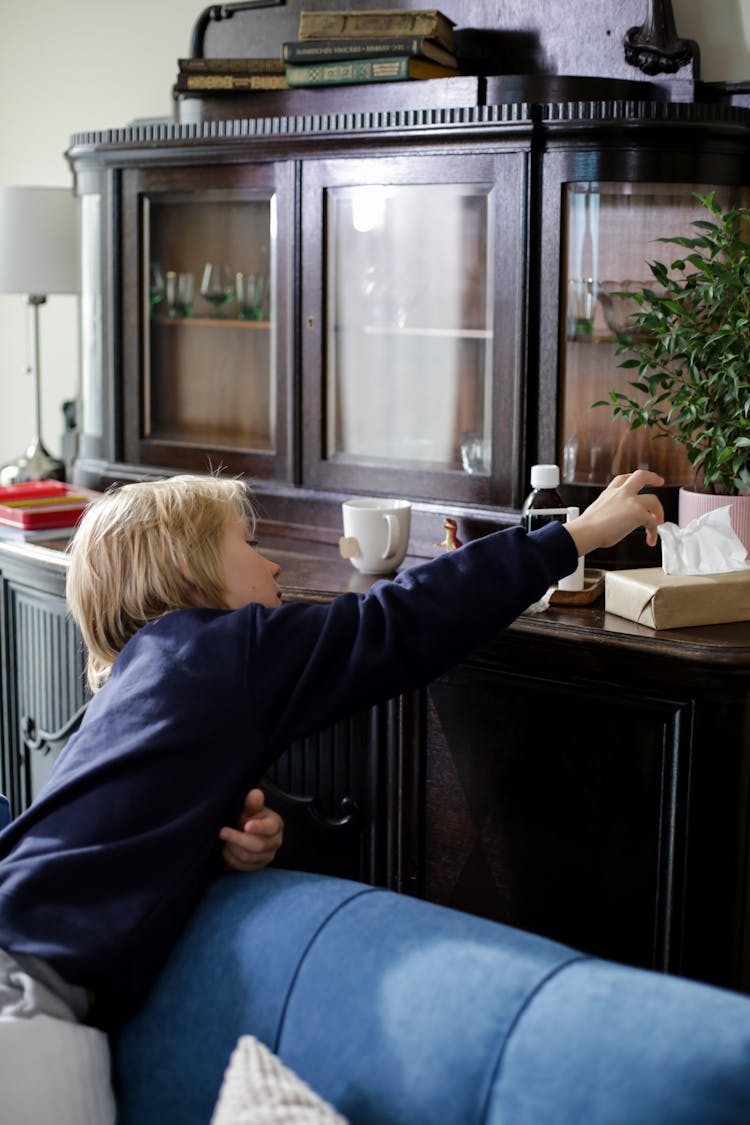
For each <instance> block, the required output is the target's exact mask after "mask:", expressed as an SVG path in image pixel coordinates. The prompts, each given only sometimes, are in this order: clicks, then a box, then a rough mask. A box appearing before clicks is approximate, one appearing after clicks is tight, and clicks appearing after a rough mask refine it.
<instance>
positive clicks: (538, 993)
mask: <svg viewBox="0 0 750 1125" xmlns="http://www.w3.org/2000/svg"><path fill="white" fill-rule="evenodd" d="M243 1034H251V1035H254V1036H255V1037H256V1038H258V1039H260V1040H261V1041H262V1042H263V1043H265V1044H266V1045H267V1046H269V1047H270V1048H271V1049H272V1050H273V1051H275V1052H276V1053H277V1054H278V1055H279V1056H280V1057H281V1059H282V1060H283V1062H284V1063H285V1064H286V1065H287V1066H288V1067H291V1069H292V1070H294V1071H296V1073H297V1074H298V1075H299V1076H300V1077H302V1078H303V1079H304V1080H305V1081H306V1082H307V1083H308V1084H309V1085H310V1086H312V1087H313V1089H315V1090H316V1091H317V1092H318V1093H319V1094H320V1095H322V1097H324V1098H325V1099H327V1100H328V1101H329V1102H331V1103H332V1104H333V1105H334V1106H335V1107H336V1108H337V1109H338V1110H339V1112H340V1113H342V1114H343V1115H344V1116H345V1117H347V1118H348V1119H349V1120H350V1121H351V1122H353V1123H355V1125H365V1123H371V1125H376V1123H377V1125H390V1123H393V1125H395V1123H396V1122H402V1123H407V1122H408V1123H409V1125H423V1123H424V1125H427V1123H432V1122H435V1123H437V1122H440V1125H470V1123H473V1122H488V1123H489V1122H492V1123H500V1122H503V1123H507V1125H543V1123H544V1125H604V1123H615V1122H618V1123H621V1125H626V1123H627V1125H649V1123H653V1125H669V1123H673V1122H674V1123H677V1122H680V1123H685V1122H696V1123H697V1122H700V1123H703V1125H719V1123H720V1122H725V1123H727V1125H730V1123H731V1125H740V1123H742V1122H750V998H747V997H744V996H741V995H739V994H736V993H732V992H728V991H722V990H719V989H715V988H711V987H708V986H706V985H701V984H697V983H694V982H690V981H687V980H683V979H678V978H676V977H670V976H665V975H662V974H657V973H651V972H646V971H643V970H638V969H633V968H627V967H624V966H620V965H616V964H613V963H610V962H606V961H603V960H599V959H596V958H592V957H587V956H585V955H583V954H581V953H579V952H576V951H575V950H573V949H570V948H567V947H565V946H563V945H559V944H557V943H555V942H551V941H548V940H546V939H544V938H540V937H536V936H533V935H530V934H527V933H523V932H521V931H519V930H514V929H511V928H509V927H506V926H502V925H499V924H497V923H494V922H488V921H485V920H483V919H480V918H476V917H473V916H470V915H467V914H462V913H459V912H458V911H453V910H449V909H446V908H444V907H440V906H435V905H432V904H430V903H426V902H422V901H419V900H416V899H412V898H409V897H407V896H403V895H398V894H395V893H394V892H391V891H385V890H379V889H376V888H372V887H369V886H365V885H363V884H359V883H353V882H350V881H347V880H343V879H336V878H331V877H328V876H317V875H312V874H300V873H295V872H288V871H282V870H274V869H269V870H266V871H264V872H262V873H260V874H257V875H246V876H243V875H226V876H223V877H222V878H220V879H219V880H218V881H217V882H216V883H215V884H214V885H213V886H212V887H211V888H210V889H209V891H208V892H207V894H206V895H205V897H204V898H203V900H202V901H201V903H200V904H199V906H198V908H197V910H196V912H195V914H194V916H193V918H192V920H191V922H190V924H189V925H188V927H187V929H186V931H185V933H184V935H183V937H182V938H181V940H180V942H179V944H178V945H177V947H176V948H175V950H174V951H173V955H172V956H171V959H170V960H169V962H168V963H167V965H166V967H165V968H164V970H163V972H162V974H161V977H160V979H159V981H158V982H157V985H156V987H155V988H154V990H153V992H152V994H151V996H150V998H149V1002H148V1003H147V1005H146V1006H145V1008H144V1009H143V1010H142V1011H141V1012H140V1013H139V1014H138V1016H137V1017H136V1018H134V1019H133V1020H132V1021H131V1022H130V1023H129V1024H128V1025H127V1026H126V1027H125V1028H124V1029H123V1031H122V1034H121V1035H120V1037H119V1040H118V1042H117V1043H116V1045H115V1061H116V1080H117V1084H118V1091H119V1099H120V1106H121V1125H151V1123H152V1122H153V1123H154V1125H156V1123H159V1125H170V1123H172V1122H179V1123H180V1125H207V1123H208V1121H209V1120H210V1117H211V1111H212V1108H213V1106H214V1103H215V1101H216V1098H217V1094H218V1090H219V1087H220V1083H221V1079H222V1073H223V1071H224V1068H225V1067H226V1065H227V1062H228V1059H229V1056H230V1053H231V1051H232V1049H233V1047H234V1045H235V1043H236V1041H237V1040H238V1038H239V1036H240V1035H243Z"/></svg>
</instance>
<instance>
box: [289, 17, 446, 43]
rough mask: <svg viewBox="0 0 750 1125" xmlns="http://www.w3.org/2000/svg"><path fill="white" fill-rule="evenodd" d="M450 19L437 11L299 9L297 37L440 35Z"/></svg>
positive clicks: (444, 31) (443, 32) (444, 30)
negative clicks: (322, 10)
mask: <svg viewBox="0 0 750 1125" xmlns="http://www.w3.org/2000/svg"><path fill="white" fill-rule="evenodd" d="M449 29H450V22H449V21H448V20H446V19H442V20H441V18H440V17H439V15H438V14H437V13H436V12H432V11H430V12H398V13H393V12H389V13H377V12H370V13H368V12H301V13H300V17H299V38H300V39H330V38H332V37H333V36H336V35H343V36H346V37H347V38H353V37H356V36H373V35H424V36H427V37H436V36H441V35H443V34H445V33H446V30H449Z"/></svg>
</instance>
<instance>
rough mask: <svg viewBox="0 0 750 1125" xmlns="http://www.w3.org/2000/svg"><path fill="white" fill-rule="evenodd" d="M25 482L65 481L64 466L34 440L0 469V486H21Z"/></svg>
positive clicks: (38, 441) (39, 442) (37, 440)
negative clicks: (24, 450)
mask: <svg viewBox="0 0 750 1125" xmlns="http://www.w3.org/2000/svg"><path fill="white" fill-rule="evenodd" d="M27 480H65V464H64V462H62V461H60V460H58V458H57V457H53V456H52V454H51V453H49V452H48V451H47V450H46V449H45V448H44V446H43V445H42V443H41V441H40V440H39V439H38V438H36V439H35V440H34V441H32V443H31V445H30V446H29V448H28V449H27V450H26V452H25V453H22V454H21V456H20V457H17V458H16V459H15V460H14V461H8V462H7V463H6V464H5V465H3V466H2V467H0V485H6V484H23V483H24V481H27Z"/></svg>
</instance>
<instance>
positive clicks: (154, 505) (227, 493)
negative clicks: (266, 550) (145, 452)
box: [66, 476, 255, 691]
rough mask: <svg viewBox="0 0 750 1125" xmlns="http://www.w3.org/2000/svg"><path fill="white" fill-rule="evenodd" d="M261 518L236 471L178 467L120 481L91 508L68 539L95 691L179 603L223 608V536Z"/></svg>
mask: <svg viewBox="0 0 750 1125" xmlns="http://www.w3.org/2000/svg"><path fill="white" fill-rule="evenodd" d="M233 517H234V518H238V517H239V518H241V519H245V520H247V522H248V525H249V527H250V529H251V530H254V526H255V513H254V511H253V507H252V503H251V500H250V495H249V493H248V490H247V487H246V486H245V484H244V483H243V482H242V481H240V480H237V479H234V478H218V477H198V476H177V477H170V478H168V479H166V480H158V481H147V482H143V483H139V484H126V485H122V486H120V487H117V488H112V489H110V490H109V491H107V492H105V493H104V495H103V496H102V497H101V498H99V499H97V500H95V501H94V502H93V503H92V504H91V506H90V507H89V508H88V509H87V511H86V512H85V514H84V516H83V518H82V519H81V522H80V523H79V525H78V527H77V529H76V532H75V535H74V536H73V539H72V541H71V544H70V547H69V555H70V567H69V570H68V577H67V585H66V597H67V602H68V606H69V608H70V611H71V614H72V616H73V619H74V620H75V622H76V624H77V625H78V627H79V629H80V630H81V633H82V634H83V639H84V641H85V644H86V648H87V649H88V663H87V669H86V674H87V679H88V682H89V686H90V687H91V689H92V691H97V690H98V689H99V688H100V687H101V686H102V685H103V684H104V683H105V682H106V681H107V680H108V679H109V674H110V672H111V669H112V665H113V663H114V661H115V659H116V657H117V656H118V654H119V653H120V652H121V651H122V649H123V648H124V647H125V645H126V644H127V642H128V641H129V640H130V638H131V637H132V636H133V634H134V633H136V632H137V631H138V629H140V628H141V627H142V626H143V625H146V624H147V623H148V622H149V621H154V620H156V618H158V617H162V616H163V615H164V614H165V613H169V612H170V611H171V610H174V609H187V608H188V607H190V606H196V605H199V606H207V607H209V608H214V609H225V608H226V605H225V601H224V597H225V591H224V586H223V578H222V573H221V558H220V550H221V541H222V536H223V532H224V529H225V527H226V526H227V523H228V521H229V520H231V519H232V518H233Z"/></svg>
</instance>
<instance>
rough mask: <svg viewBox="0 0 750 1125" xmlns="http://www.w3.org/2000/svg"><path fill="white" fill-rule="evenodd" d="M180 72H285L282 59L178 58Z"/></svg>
mask: <svg viewBox="0 0 750 1125" xmlns="http://www.w3.org/2000/svg"><path fill="white" fill-rule="evenodd" d="M177 65H178V69H179V72H180V74H283V73H284V62H283V60H282V59H178V60H177Z"/></svg>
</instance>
